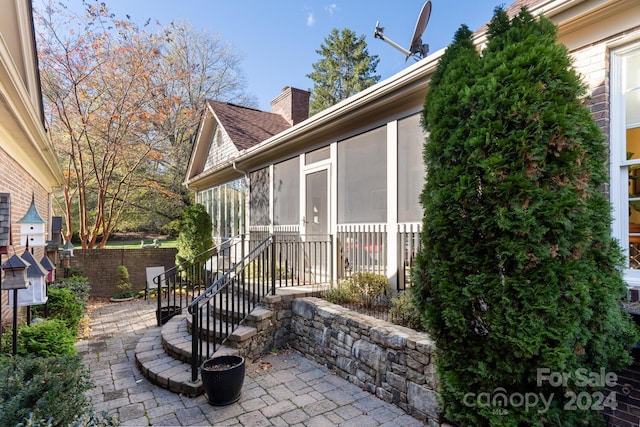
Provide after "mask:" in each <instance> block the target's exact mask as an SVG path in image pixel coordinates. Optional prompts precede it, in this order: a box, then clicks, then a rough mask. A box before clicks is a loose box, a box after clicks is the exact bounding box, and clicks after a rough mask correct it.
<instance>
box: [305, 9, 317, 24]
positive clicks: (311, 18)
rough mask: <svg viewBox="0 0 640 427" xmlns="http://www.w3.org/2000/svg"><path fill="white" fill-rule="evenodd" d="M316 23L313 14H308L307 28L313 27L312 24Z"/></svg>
mask: <svg viewBox="0 0 640 427" xmlns="http://www.w3.org/2000/svg"><path fill="white" fill-rule="evenodd" d="M315 23H316V18H315V17H314V16H313V13H311V12H309V14H308V15H307V27H313V24H315Z"/></svg>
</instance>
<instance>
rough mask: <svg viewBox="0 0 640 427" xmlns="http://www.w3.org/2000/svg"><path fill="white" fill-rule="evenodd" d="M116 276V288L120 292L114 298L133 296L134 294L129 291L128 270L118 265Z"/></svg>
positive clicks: (130, 286)
mask: <svg viewBox="0 0 640 427" xmlns="http://www.w3.org/2000/svg"><path fill="white" fill-rule="evenodd" d="M116 274H117V276H118V282H117V283H116V287H117V288H118V289H119V290H120V292H118V293H117V294H116V295H114V297H115V298H131V297H132V296H134V295H135V292H133V291H132V290H131V288H132V285H131V279H130V278H129V270H127V267H126V266H124V265H119V266H118V268H117V273H116Z"/></svg>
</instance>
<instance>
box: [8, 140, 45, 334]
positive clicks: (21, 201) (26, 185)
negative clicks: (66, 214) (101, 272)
mask: <svg viewBox="0 0 640 427" xmlns="http://www.w3.org/2000/svg"><path fill="white" fill-rule="evenodd" d="M0 147H2V141H0ZM0 193H9V195H10V204H11V212H10V217H11V218H10V222H11V234H12V239H11V245H12V246H10V247H9V253H8V255H0V264H3V263H4V262H5V261H6V260H7V259H8V257H10V256H12V255H13V254H14V253H15V254H18V255H20V254H22V253H23V252H24V250H25V246H24V238H22V236H20V226H19V225H18V223H17V221H18V220H19V219H21V218H22V217H23V216H24V214H25V213H26V212H27V210H28V209H29V205H30V204H31V197H32V196H33V197H34V198H35V204H36V208H37V209H38V212H39V213H40V216H42V218H43V219H44V220H45V221H47V227H46V230H47V232H49V194H48V193H47V191H46V190H45V189H44V188H43V187H42V186H41V185H40V184H39V183H38V182H37V181H36V180H35V179H34V178H33V177H31V176H30V175H29V174H28V173H27V171H26V170H25V169H24V168H23V167H22V166H21V165H20V164H18V163H17V162H16V161H15V160H14V159H13V158H11V157H9V156H8V155H7V153H6V152H5V151H3V150H2V149H1V148H0ZM43 256H44V249H43V248H34V257H35V259H37V260H40V259H42V257H43ZM0 298H1V304H0V307H1V309H2V324H5V323H6V322H10V321H11V319H12V318H13V311H12V309H11V308H9V307H6V306H5V304H7V301H8V296H7V293H6V292H0ZM23 311H24V310H22V309H21V310H20V314H21V315H22V314H23Z"/></svg>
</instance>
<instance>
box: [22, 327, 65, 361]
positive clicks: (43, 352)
mask: <svg viewBox="0 0 640 427" xmlns="http://www.w3.org/2000/svg"><path fill="white" fill-rule="evenodd" d="M75 342H76V334H75V333H74V332H73V331H71V330H70V329H69V328H68V327H67V325H66V324H65V323H64V322H63V321H62V320H58V319H49V320H43V321H41V322H37V323H32V324H31V325H29V326H26V325H25V326H23V327H21V328H19V329H18V354H21V355H23V356H27V355H34V356H38V357H53V356H64V355H71V354H76V353H77V350H76V349H75V347H74V344H75Z"/></svg>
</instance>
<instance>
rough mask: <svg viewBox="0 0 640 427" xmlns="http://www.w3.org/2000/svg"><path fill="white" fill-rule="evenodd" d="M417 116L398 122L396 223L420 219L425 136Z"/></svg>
mask: <svg viewBox="0 0 640 427" xmlns="http://www.w3.org/2000/svg"><path fill="white" fill-rule="evenodd" d="M420 117H421V115H420V114H414V115H413V116H410V117H407V118H405V119H402V120H398V221H399V222H419V221H420V220H422V206H421V205H420V193H421V192H422V187H423V186H424V179H425V175H426V174H425V169H426V168H425V164H424V158H423V156H422V151H423V148H424V139H425V134H424V131H423V130H422V126H420Z"/></svg>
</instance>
